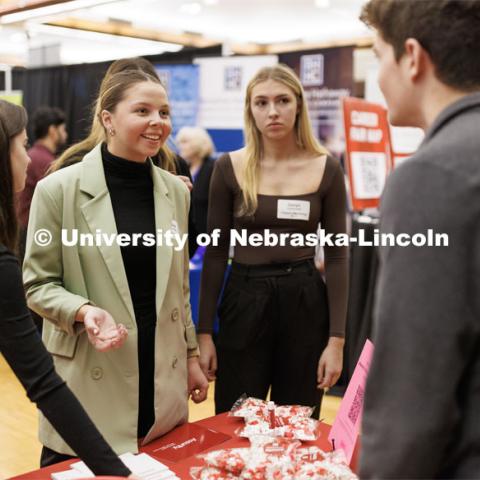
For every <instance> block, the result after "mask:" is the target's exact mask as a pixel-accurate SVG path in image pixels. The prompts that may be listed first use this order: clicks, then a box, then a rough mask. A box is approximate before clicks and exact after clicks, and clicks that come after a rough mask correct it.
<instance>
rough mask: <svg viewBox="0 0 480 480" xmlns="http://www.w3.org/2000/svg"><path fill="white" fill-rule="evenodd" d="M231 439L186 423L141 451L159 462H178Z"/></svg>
mask: <svg viewBox="0 0 480 480" xmlns="http://www.w3.org/2000/svg"><path fill="white" fill-rule="evenodd" d="M230 438H232V437H231V436H230V435H227V434H226V433H220V432H216V431H215V430H210V429H208V428H205V427H201V426H200V425H195V424H194V423H186V424H184V425H182V426H181V427H178V428H176V429H175V430H173V431H172V432H170V433H167V434H166V435H164V436H163V437H161V438H160V439H158V440H157V441H155V442H154V444H153V446H152V445H146V446H144V447H143V448H142V451H143V452H145V453H148V454H149V455H151V456H152V457H154V458H157V459H160V460H170V461H172V462H179V461H181V460H183V459H185V458H188V457H191V456H193V455H197V454H198V453H200V452H203V451H204V450H207V449H208V448H211V447H214V446H216V445H218V444H220V443H223V442H225V441H227V440H230Z"/></svg>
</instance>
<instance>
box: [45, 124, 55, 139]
mask: <svg viewBox="0 0 480 480" xmlns="http://www.w3.org/2000/svg"><path fill="white" fill-rule="evenodd" d="M47 136H48V137H50V138H54V139H57V138H58V127H57V126H56V125H54V124H53V123H52V124H51V125H50V126H49V127H48V132H47Z"/></svg>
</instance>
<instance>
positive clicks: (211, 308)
mask: <svg viewBox="0 0 480 480" xmlns="http://www.w3.org/2000/svg"><path fill="white" fill-rule="evenodd" d="M282 199H284V200H302V201H306V202H309V204H310V213H309V217H308V220H292V219H288V218H278V215H277V211H278V210H277V207H278V201H279V200H282ZM242 202H243V198H242V191H241V188H240V185H239V184H238V181H237V179H236V177H235V173H234V170H233V165H232V160H231V158H230V155H229V154H225V155H222V156H221V157H220V158H219V159H218V160H217V161H216V165H215V169H214V171H213V174H212V179H211V184H210V197H209V212H208V231H209V232H212V231H213V230H214V229H220V232H221V233H220V239H219V242H218V246H209V247H207V250H206V252H205V258H204V264H203V272H202V281H201V286H200V310H199V326H198V329H197V332H198V333H212V332H213V322H214V319H215V314H216V308H217V302H218V297H219V295H220V291H221V288H222V284H223V278H224V274H225V269H226V266H227V262H228V253H229V247H230V237H231V234H230V231H231V230H232V229H234V230H237V231H238V232H240V231H241V230H242V229H245V230H246V231H247V232H248V235H250V234H252V233H260V234H262V237H263V236H264V233H265V230H266V229H268V230H269V231H270V232H272V233H275V234H277V235H279V234H282V233H287V234H293V233H300V234H302V235H306V234H316V232H317V229H318V224H319V222H320V223H321V226H322V229H324V230H325V232H326V233H333V234H337V233H346V193H345V182H344V177H343V171H342V169H341V167H340V164H339V163H338V161H337V160H335V159H334V158H332V157H328V158H327V161H326V165H325V171H324V174H323V177H322V181H321V183H320V185H319V187H318V189H317V191H315V192H313V193H307V194H302V195H287V196H276V195H261V194H259V195H258V208H257V210H256V212H255V215H254V216H253V217H245V216H239V215H238V213H237V212H238V211H239V208H240V206H241V205H242ZM324 250H325V277H326V284H327V292H328V304H329V313H330V336H336V337H343V336H344V333H345V320H346V310H347V296H348V247H337V246H325V248H324ZM314 256H315V247H314V246H300V247H299V246H292V245H290V244H288V243H287V244H286V245H285V246H280V245H279V246H265V245H262V246H258V247H253V246H250V245H245V246H244V245H240V244H239V243H237V244H236V245H235V249H234V261H236V262H238V263H242V264H247V265H259V264H274V263H285V262H296V261H299V260H306V259H309V258H313V257H314Z"/></svg>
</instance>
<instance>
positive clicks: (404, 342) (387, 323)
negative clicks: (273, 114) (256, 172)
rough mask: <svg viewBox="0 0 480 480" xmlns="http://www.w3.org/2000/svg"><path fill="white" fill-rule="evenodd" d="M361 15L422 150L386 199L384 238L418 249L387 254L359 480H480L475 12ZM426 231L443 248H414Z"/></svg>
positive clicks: (451, 3) (402, 119) (472, 5)
mask: <svg viewBox="0 0 480 480" xmlns="http://www.w3.org/2000/svg"><path fill="white" fill-rule="evenodd" d="M361 18H362V20H363V21H365V22H366V23H367V24H369V25H370V26H372V27H373V28H375V29H376V31H377V33H376V39H375V42H374V51H375V53H376V55H377V57H378V59H379V75H378V80H379V85H380V88H381V90H382V91H383V94H384V96H385V99H386V101H387V105H388V110H389V116H390V121H391V123H392V124H393V125H397V126H413V127H420V128H422V129H423V130H425V139H424V140H423V143H422V144H421V146H420V148H419V149H418V151H417V152H416V153H415V154H414V155H413V156H412V158H411V159H409V160H408V161H406V162H405V163H404V164H402V165H400V166H399V167H398V168H397V169H396V170H395V171H394V172H393V173H392V175H391V176H390V177H389V179H388V181H387V185H386V187H385V192H384V194H383V197H382V202H381V222H380V230H381V234H384V233H387V234H394V235H398V234H402V235H403V237H402V238H403V239H405V238H411V239H412V242H415V243H410V245H409V246H385V247H381V248H380V274H379V278H378V284H377V292H376V309H375V311H376V316H375V324H376V331H375V335H374V342H375V354H374V359H373V362H372V366H371V370H370V374H369V378H368V382H367V388H366V393H365V410H364V416H363V426H362V458H361V467H360V477H361V478H364V479H370V478H375V479H380V478H381V479H388V478H396V479H400V478H402V479H403V478H429V479H433V478H479V475H480V408H479V405H480V348H479V347H480V256H479V246H480V163H479V152H480V135H479V129H478V125H479V124H480V62H479V61H478V46H479V45H480V29H479V28H478V25H479V24H480V2H478V1H472V0H464V1H458V0H424V1H422V2H417V1H412V0H372V1H370V2H368V3H367V4H366V6H365V7H364V9H363V12H362V16H361ZM429 229H431V230H432V231H433V232H434V233H435V234H442V237H440V238H437V244H438V245H439V246H421V247H419V246H414V245H415V244H419V243H420V244H421V243H422V237H421V236H422V235H423V236H425V235H426V234H427V230H429ZM418 234H420V236H418ZM404 235H407V237H405V236H404ZM445 235H446V236H447V237H445ZM398 238H399V239H400V237H398ZM445 238H447V241H445ZM415 239H416V240H415ZM432 243H433V242H432Z"/></svg>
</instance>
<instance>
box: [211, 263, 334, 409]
mask: <svg viewBox="0 0 480 480" xmlns="http://www.w3.org/2000/svg"><path fill="white" fill-rule="evenodd" d="M218 314H219V319H220V325H219V333H218V337H217V358H218V370H217V381H216V384H215V411H216V413H217V414H218V413H222V412H225V411H228V410H230V408H231V407H232V405H233V404H234V402H235V401H236V400H237V399H238V398H239V397H240V396H241V395H242V394H243V393H246V394H247V396H252V397H257V398H266V396H267V393H268V389H269V388H270V387H271V395H270V398H271V400H273V401H274V402H276V403H277V404H280V405H290V404H299V405H308V406H312V407H316V408H315V412H314V416H315V417H316V418H318V415H319V412H320V402H321V398H322V393H323V391H322V390H319V389H317V367H318V361H319V359H320V355H321V354H322V352H323V350H324V348H325V347H326V345H327V342H328V336H329V317H328V302H327V292H326V286H325V283H324V281H323V279H322V277H321V275H320V273H319V272H318V271H317V270H316V268H315V265H314V262H313V260H305V261H301V262H295V263H290V264H270V265H253V266H252V265H243V264H238V263H235V262H234V263H233V265H232V270H231V273H230V276H229V278H228V280H227V284H226V286H225V290H224V293H223V297H222V301H221V304H220V307H219V312H218Z"/></svg>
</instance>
